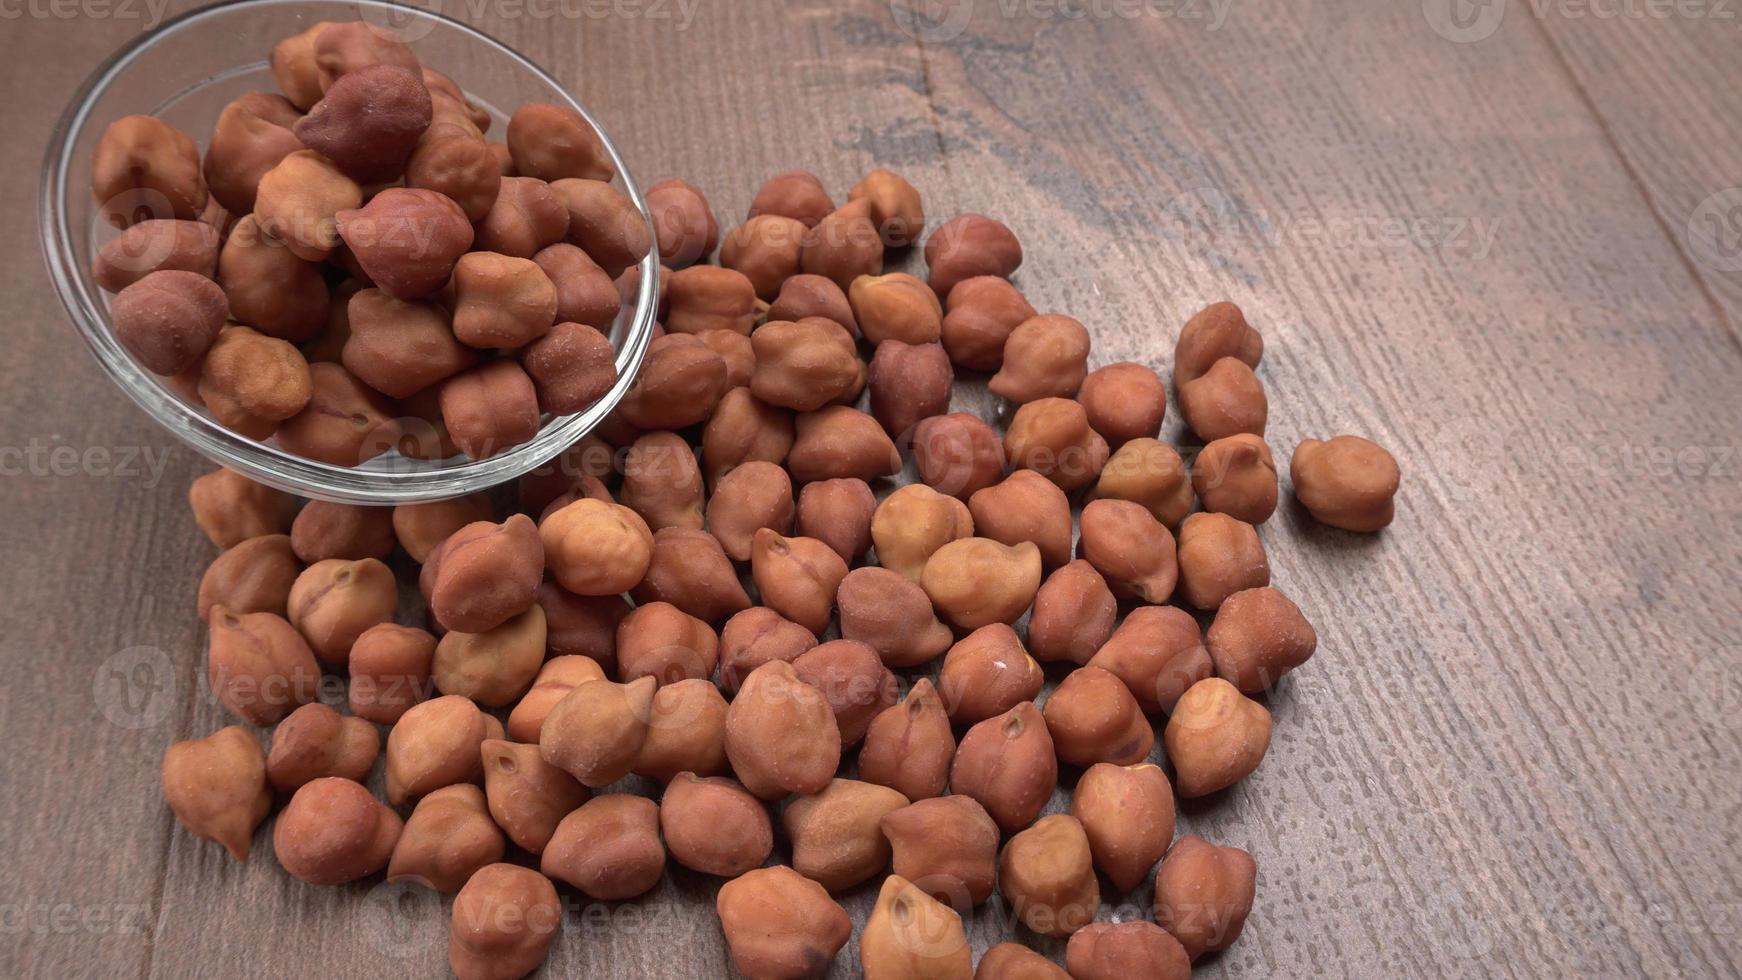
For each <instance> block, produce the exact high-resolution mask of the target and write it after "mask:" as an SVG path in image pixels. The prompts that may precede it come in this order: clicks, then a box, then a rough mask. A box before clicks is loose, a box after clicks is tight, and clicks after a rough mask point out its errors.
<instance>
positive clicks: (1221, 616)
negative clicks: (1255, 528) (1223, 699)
mask: <svg viewBox="0 0 1742 980" xmlns="http://www.w3.org/2000/svg"><path fill="white" fill-rule="evenodd" d="M1204 641H1205V645H1206V646H1207V647H1208V648H1209V651H1210V658H1211V659H1212V660H1213V661H1215V664H1216V674H1217V676H1219V677H1222V678H1224V679H1226V680H1227V681H1229V682H1230V683H1232V684H1233V685H1234V686H1235V687H1237V688H1239V689H1240V690H1241V691H1242V692H1244V693H1248V694H1254V693H1257V692H1259V691H1262V690H1265V689H1266V688H1269V687H1272V686H1274V685H1275V684H1276V682H1277V681H1279V680H1281V679H1282V676H1283V675H1284V674H1286V673H1288V672H1289V671H1291V670H1293V669H1294V668H1296V667H1298V666H1300V665H1301V664H1303V663H1306V662H1307V660H1309V659H1311V657H1312V655H1313V651H1314V650H1315V649H1317V647H1318V634H1317V633H1316V632H1315V631H1314V630H1313V626H1312V623H1310V622H1308V621H1307V618H1306V617H1305V616H1303V615H1302V614H1301V611H1300V607H1299V606H1296V605H1295V604H1294V603H1293V602H1292V601H1290V600H1289V598H1288V597H1287V596H1285V595H1283V594H1282V593H1281V592H1279V591H1278V590H1276V589H1273V588H1269V587H1259V588H1252V589H1245V590H1242V591H1239V592H1235V593H1233V594H1232V595H1230V596H1228V597H1227V599H1226V600H1225V601H1224V602H1223V603H1222V604H1221V607H1220V608H1219V609H1217V610H1216V620H1215V622H1213V623H1211V624H1210V628H1209V629H1208V630H1207V631H1205V633H1204Z"/></svg>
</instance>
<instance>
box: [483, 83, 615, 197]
mask: <svg viewBox="0 0 1742 980" xmlns="http://www.w3.org/2000/svg"><path fill="white" fill-rule="evenodd" d="M508 152H509V154H510V155H511V156H512V157H513V158H514V170H515V172H516V173H518V174H521V175H522V176H526V177H537V178H538V179H539V180H547V181H550V180H560V179H562V178H564V177H581V178H585V179H587V180H598V181H604V180H610V179H611V178H612V177H615V176H616V174H617V170H616V168H615V167H614V166H612V164H611V158H610V155H609V154H607V153H606V152H605V146H604V143H603V141H601V140H600V139H599V133H598V131H597V130H595V129H594V128H593V126H592V124H591V123H590V122H588V121H587V119H586V117H585V116H582V115H581V114H580V113H579V112H576V111H575V110H574V109H571V108H569V107H568V106H560V105H550V104H547V103H542V102H528V103H526V104H525V105H523V106H521V107H520V108H518V109H516V110H514V115H513V116H512V117H510V118H509V120H508Z"/></svg>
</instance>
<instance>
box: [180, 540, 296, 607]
mask: <svg viewBox="0 0 1742 980" xmlns="http://www.w3.org/2000/svg"><path fill="white" fill-rule="evenodd" d="M301 572H302V565H301V564H300V563H299V562H298V561H297V558H296V553H295V551H294V549H293V548H292V546H291V543H290V537H289V536H288V535H284V534H262V535H260V536H258V537H253V538H248V539H246V540H244V541H241V542H238V543H237V544H236V545H235V546H234V547H232V548H230V549H228V550H226V551H225V552H224V553H223V554H221V555H219V556H218V557H216V558H214V559H212V563H211V564H210V565H208V566H206V571H205V574H204V575H202V576H201V577H200V591H199V612H200V620H201V621H202V622H203V621H205V620H207V619H209V618H210V617H211V614H212V609H213V607H215V606H223V607H225V608H227V609H229V610H230V611H231V612H232V613H237V614H241V613H252V612H268V613H273V614H275V615H278V616H283V615H284V614H285V604H286V603H287V602H288V601H289V599H290V587H291V585H292V583H294V582H295V581H296V577H297V575H298V574H300V573H301Z"/></svg>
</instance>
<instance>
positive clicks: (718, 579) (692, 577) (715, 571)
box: [618, 527, 750, 647]
mask: <svg viewBox="0 0 1742 980" xmlns="http://www.w3.org/2000/svg"><path fill="white" fill-rule="evenodd" d="M632 592H633V595H634V597H635V601H636V602H637V603H640V604H641V605H642V606H647V605H649V604H651V603H655V602H665V603H669V604H671V605H672V606H674V607H676V608H677V609H679V610H681V611H683V612H684V613H686V614H688V615H689V616H693V617H694V618H696V619H699V620H701V621H702V622H704V623H718V622H721V621H723V620H725V619H726V618H727V617H729V616H731V615H733V614H734V613H737V612H740V611H742V610H744V609H746V608H749V606H750V597H749V596H748V595H747V594H745V592H744V586H743V585H742V584H741V583H739V581H738V570H737V569H736V568H734V567H733V566H732V560H731V559H730V558H728V557H727V556H726V552H725V551H724V549H722V548H721V547H720V542H719V541H718V540H716V539H715V538H714V536H713V535H712V534H709V533H708V532H706V531H698V530H696V529H694V528H687V527H663V528H660V529H659V530H658V531H657V532H656V533H655V534H654V535H653V560H652V562H651V563H650V564H649V565H648V567H647V576H646V577H645V578H643V579H642V580H641V584H639V585H637V586H636V587H635V588H634V589H633V590H632ZM618 646H619V647H621V646H622V638H621V634H620V635H619V640H618Z"/></svg>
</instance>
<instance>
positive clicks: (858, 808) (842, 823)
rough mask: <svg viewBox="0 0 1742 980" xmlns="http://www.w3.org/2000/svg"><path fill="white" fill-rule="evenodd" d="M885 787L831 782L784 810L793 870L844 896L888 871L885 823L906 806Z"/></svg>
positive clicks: (905, 802) (854, 782) (899, 797)
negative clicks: (846, 892) (884, 832)
mask: <svg viewBox="0 0 1742 980" xmlns="http://www.w3.org/2000/svg"><path fill="white" fill-rule="evenodd" d="M907 803H908V800H907V797H905V796H902V795H901V794H900V793H897V792H896V791H895V790H892V789H890V788H889V787H887V786H879V785H877V784H876V783H866V782H860V781H859V780H857V779H832V780H830V781H829V784H828V785H827V786H825V787H823V789H822V791H821V792H819V793H816V794H815V795H812V796H803V797H800V798H798V799H796V800H793V801H792V802H791V803H788V804H787V805H786V810H785V812H784V813H783V814H782V821H781V822H782V824H783V826H784V827H785V829H786V836H787V839H788V840H790V841H792V867H793V870H795V871H797V872H798V873H799V874H802V875H804V876H805V877H806V878H810V879H812V880H813V881H816V882H819V883H820V884H821V885H822V886H823V887H824V888H827V889H828V890H830V891H837V892H838V891H845V890H847V889H849V888H852V887H853V886H855V885H858V884H861V883H863V882H865V881H869V880H870V879H871V878H873V877H875V876H877V875H878V874H881V873H882V872H883V871H884V869H886V868H888V867H889V856H890V848H889V840H888V838H886V837H884V836H883V830H882V826H881V825H882V821H883V818H884V817H885V816H887V815H889V814H890V813H893V812H894V811H896V810H899V809H901V808H902V807H904V806H907Z"/></svg>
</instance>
